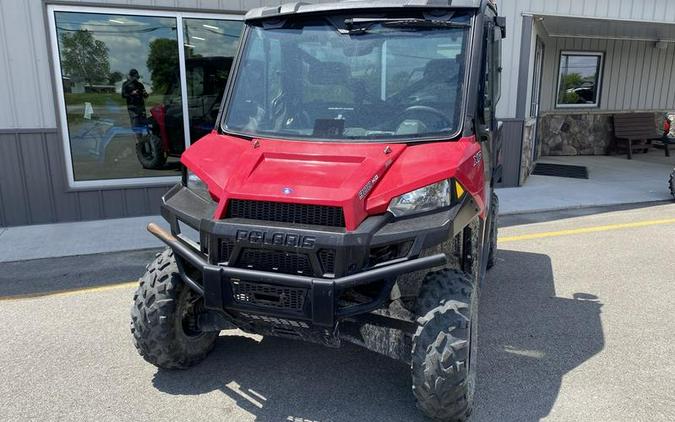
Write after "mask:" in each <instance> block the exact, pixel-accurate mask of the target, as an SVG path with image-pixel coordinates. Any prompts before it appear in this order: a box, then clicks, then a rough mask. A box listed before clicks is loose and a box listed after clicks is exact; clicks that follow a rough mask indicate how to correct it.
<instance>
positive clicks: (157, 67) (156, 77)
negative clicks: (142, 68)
mask: <svg viewBox="0 0 675 422" xmlns="http://www.w3.org/2000/svg"><path fill="white" fill-rule="evenodd" d="M146 64H147V65H148V70H150V80H151V81H152V90H153V92H158V93H161V94H169V90H170V89H171V87H172V85H173V84H174V82H175V81H176V80H177V76H178V42H177V41H176V40H172V39H169V38H157V39H155V40H153V41H152V42H151V43H150V53H149V54H148V60H147V62H146Z"/></svg>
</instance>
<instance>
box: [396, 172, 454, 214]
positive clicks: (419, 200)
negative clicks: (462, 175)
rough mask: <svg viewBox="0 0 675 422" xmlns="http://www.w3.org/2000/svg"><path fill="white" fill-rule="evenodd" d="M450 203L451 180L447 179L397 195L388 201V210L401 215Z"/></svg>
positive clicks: (430, 209) (446, 205)
mask: <svg viewBox="0 0 675 422" xmlns="http://www.w3.org/2000/svg"><path fill="white" fill-rule="evenodd" d="M451 203H452V180H451V179H447V180H442V181H440V182H437V183H434V184H432V185H429V186H425V187H423V188H419V189H417V190H414V191H412V192H408V193H406V194H403V195H401V196H397V197H396V198H394V199H392V200H391V202H390V203H389V208H388V211H389V212H390V213H392V214H393V215H394V216H395V217H403V216H406V215H412V214H419V213H422V212H426V211H432V210H435V209H438V208H443V207H448V206H450V204H451Z"/></svg>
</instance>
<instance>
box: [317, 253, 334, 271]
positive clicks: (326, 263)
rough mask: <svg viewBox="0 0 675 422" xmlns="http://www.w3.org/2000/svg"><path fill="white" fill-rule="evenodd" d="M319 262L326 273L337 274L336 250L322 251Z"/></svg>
mask: <svg viewBox="0 0 675 422" xmlns="http://www.w3.org/2000/svg"><path fill="white" fill-rule="evenodd" d="M319 260H320V261H321V267H322V268H323V272H324V273H330V274H333V273H335V249H321V250H320V251H319Z"/></svg>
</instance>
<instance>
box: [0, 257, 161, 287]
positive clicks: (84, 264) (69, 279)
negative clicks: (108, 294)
mask: <svg viewBox="0 0 675 422" xmlns="http://www.w3.org/2000/svg"><path fill="white" fill-rule="evenodd" d="M158 251H159V250H158V249H144V250H139V251H124V252H110V253H105V254H91V255H78V256H67V257H62V258H45V259H32V260H29V261H15V262H0V297H8V296H40V295H46V294H50V293H54V292H59V291H67V290H74V289H80V288H88V287H97V286H104V285H107V284H117V283H120V282H126V281H134V280H137V279H138V277H140V276H141V275H143V273H144V272H145V267H146V265H148V263H149V262H151V261H152V260H153V259H155V255H156V254H157V252H158Z"/></svg>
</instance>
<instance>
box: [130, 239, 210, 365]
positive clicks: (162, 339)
mask: <svg viewBox="0 0 675 422" xmlns="http://www.w3.org/2000/svg"><path fill="white" fill-rule="evenodd" d="M139 283H140V284H139V286H138V289H137V290H136V293H135V294H134V305H133V306H132V308H131V333H132V335H133V341H134V345H135V346H136V349H137V350H138V353H139V354H140V355H141V356H142V357H143V359H145V360H146V361H148V362H150V363H152V364H153V365H155V366H157V367H160V368H166V369H184V368H188V367H190V366H192V365H195V364H197V363H198V362H200V361H202V360H203V359H204V358H205V357H206V355H207V354H208V353H209V352H210V351H211V350H212V349H213V346H214V344H215V341H216V337H217V336H218V333H217V332H200V331H199V330H198V329H197V328H196V323H195V318H196V315H195V313H196V312H195V311H197V310H198V309H199V306H201V301H202V299H201V298H200V297H199V296H197V295H196V294H195V293H194V292H193V291H192V290H191V289H190V288H189V287H188V286H186V285H185V284H184V283H183V280H182V279H181V277H180V274H179V273H178V267H177V266H176V259H175V257H174V255H173V251H172V250H171V249H167V250H165V251H164V252H162V253H161V254H159V255H158V256H157V259H155V261H154V262H153V263H152V264H150V265H149V266H148V270H147V272H146V273H145V275H143V277H141V279H140V280H139Z"/></svg>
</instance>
